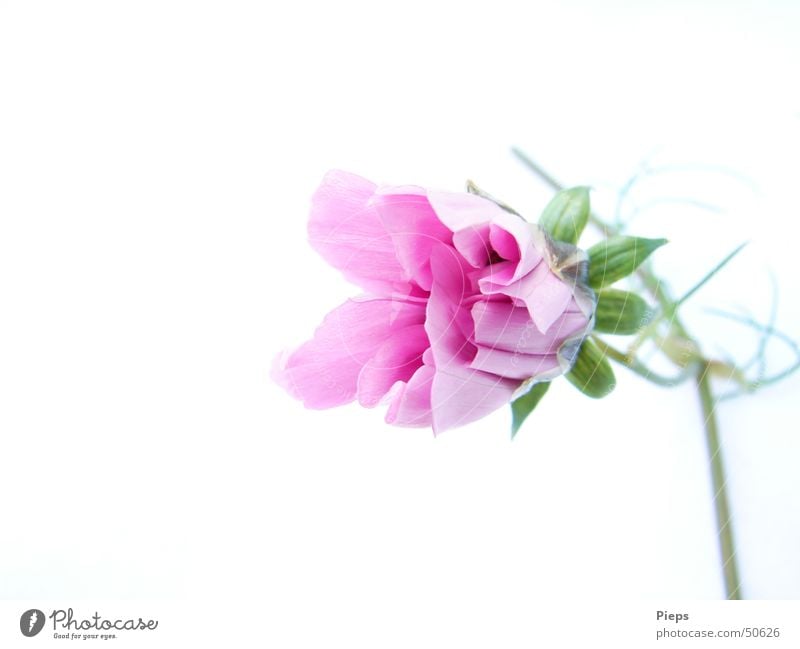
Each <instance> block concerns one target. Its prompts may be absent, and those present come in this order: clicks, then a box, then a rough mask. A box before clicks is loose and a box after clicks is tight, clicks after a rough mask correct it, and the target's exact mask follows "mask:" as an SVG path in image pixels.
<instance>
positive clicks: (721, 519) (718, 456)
mask: <svg viewBox="0 0 800 649" xmlns="http://www.w3.org/2000/svg"><path fill="white" fill-rule="evenodd" d="M512 152H513V154H514V155H515V156H516V157H517V158H518V159H519V160H520V161H521V162H522V163H523V164H524V165H525V166H526V167H528V168H529V169H530V170H531V171H533V173H535V174H536V175H537V176H539V178H540V179H541V180H543V181H544V182H545V183H546V184H548V185H549V186H550V187H551V188H552V189H553V190H554V191H561V190H562V189H564V186H563V185H562V184H561V183H559V182H558V181H557V180H556V179H555V178H553V176H551V175H550V174H549V173H548V172H547V171H545V170H544V169H542V167H540V166H539V165H538V164H537V163H536V162H534V161H533V160H532V159H531V158H529V157H528V156H527V155H526V154H525V153H523V152H522V151H520V150H519V149H517V148H513V149H512ZM589 223H591V224H592V225H593V226H594V227H596V228H597V229H598V230H599V231H600V233H601V234H602V235H603V237H610V236H614V235H616V234H619V228H618V227H615V226H614V225H611V224H609V223H606V222H605V221H603V220H602V219H601V218H599V217H598V216H597V215H596V214H594V213H591V214H590V215H589ZM734 254H735V253H734ZM636 274H637V275H638V277H639V279H640V280H641V281H642V284H643V285H644V287H645V288H646V289H647V291H648V292H649V293H650V294H651V295H652V296H653V299H654V300H655V301H656V302H658V304H659V306H660V307H661V311H662V313H663V314H669V317H670V324H669V326H670V328H671V330H672V331H673V332H674V333H675V334H676V335H677V336H679V337H681V338H683V339H685V340H686V341H687V342H688V343H690V344H692V345H694V347H695V349H697V350H699V349H700V346H699V345H698V344H697V341H696V340H695V339H694V338H693V337H692V336H690V335H689V333H688V332H687V331H686V327H684V325H683V323H682V322H681V321H680V319H679V318H678V314H677V307H678V301H676V300H674V299H673V298H672V297H671V296H670V295H669V291H668V290H667V288H666V286H665V284H664V282H663V281H662V280H661V278H659V277H658V276H657V275H656V274H655V273H653V272H652V271H651V270H650V268H649V267H648V266H647V264H645V265H642V266H640V267H639V268H638V269H637V271H636ZM594 341H595V342H596V343H597V344H598V346H599V347H600V348H601V349H602V350H603V351H604V352H605V353H606V354H607V355H608V357H609V358H611V359H612V360H615V361H616V362H618V363H620V364H622V365H624V366H625V367H627V368H628V369H630V370H632V371H633V372H635V373H637V374H639V375H640V376H642V377H644V378H646V379H647V380H649V381H651V382H652V383H655V384H657V385H662V386H670V387H671V386H674V385H677V384H678V383H680V380H673V379H669V378H667V377H664V376H661V375H658V374H655V373H654V372H651V371H650V369H649V368H648V367H647V366H645V365H643V364H642V363H640V362H639V361H638V360H637V359H636V358H634V356H633V355H631V354H626V353H624V352H621V351H619V350H617V349H615V348H614V347H612V346H611V345H609V344H607V343H605V342H604V341H602V340H601V339H599V338H597V337H596V336H595V337H594ZM690 360H691V361H692V362H690V363H688V364H687V367H686V369H685V370H684V371H685V372H690V373H694V374H695V377H696V384H697V392H698V394H699V396H700V405H701V408H702V413H703V428H704V430H705V435H706V442H707V446H708V457H709V466H710V468H711V484H712V487H713V489H714V510H715V512H716V520H717V536H718V538H719V546H720V558H721V563H722V574H723V579H724V582H725V595H726V597H727V599H741V588H740V584H739V571H738V568H737V566H736V547H735V545H734V541H733V530H732V529H731V514H730V509H729V507H728V495H727V491H726V480H725V467H724V465H723V458H722V446H721V443H720V439H719V428H718V427H717V419H716V415H715V412H714V409H715V407H716V401H717V400H716V399H715V398H714V393H713V392H712V389H711V379H710V369H711V367H712V364H713V361H712V360H711V359H709V358H706V357H705V356H703V355H702V354H701V353H700V352H699V351H698V352H697V353H696V354H694V355H693V357H692V358H691V359H690ZM678 378H679V379H680V375H679V377H678ZM684 378H685V376H684Z"/></svg>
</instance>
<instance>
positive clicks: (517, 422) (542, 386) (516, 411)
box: [511, 381, 550, 439]
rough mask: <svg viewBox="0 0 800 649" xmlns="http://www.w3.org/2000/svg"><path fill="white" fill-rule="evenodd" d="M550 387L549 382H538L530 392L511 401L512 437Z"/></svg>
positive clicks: (512, 437)
mask: <svg viewBox="0 0 800 649" xmlns="http://www.w3.org/2000/svg"><path fill="white" fill-rule="evenodd" d="M549 387H550V383H549V382H546V381H545V382H543V383H537V384H536V385H534V386H533V387H532V388H531V389H530V390H528V392H526V393H525V394H523V395H522V396H521V397H519V398H518V399H515V400H514V401H512V402H511V439H514V437H515V435H516V434H517V431H518V430H519V427H520V426H522V422H523V421H525V419H526V418H527V416H528V415H529V414H531V413H532V412H533V409H534V408H535V407H536V406H537V405H539V402H540V401H541V400H542V397H543V396H544V395H545V392H547V389H548V388H549Z"/></svg>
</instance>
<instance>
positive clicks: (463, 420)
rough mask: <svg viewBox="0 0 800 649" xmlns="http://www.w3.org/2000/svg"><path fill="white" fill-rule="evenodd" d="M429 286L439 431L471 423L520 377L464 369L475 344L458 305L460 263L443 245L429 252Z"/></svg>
mask: <svg viewBox="0 0 800 649" xmlns="http://www.w3.org/2000/svg"><path fill="white" fill-rule="evenodd" d="M431 269H432V271H433V279H434V282H433V287H432V288H431V295H430V298H429V300H428V308H427V311H426V320H425V329H426V331H427V332H428V338H429V340H430V343H431V351H432V355H433V360H434V364H435V367H436V373H435V375H434V377H433V382H432V390H431V406H432V410H433V417H432V426H433V430H434V433H439V432H441V431H443V430H447V429H448V428H453V427H454V426H460V425H463V424H467V423H469V422H471V421H475V420H476V419H479V418H481V417H483V416H485V415H487V414H488V413H490V412H492V411H493V410H496V409H497V408H499V407H500V406H502V405H503V404H505V403H508V401H509V400H510V399H511V396H512V395H513V393H514V391H515V390H516V388H517V387H518V386H519V381H514V380H509V379H503V378H499V377H496V376H493V375H491V374H487V373H485V372H480V371H477V370H474V369H471V368H470V367H469V365H470V363H471V362H472V360H473V358H474V357H475V353H476V349H475V346H474V345H473V344H472V343H471V342H470V341H469V338H470V337H471V336H472V322H471V317H470V314H469V312H468V311H467V310H466V308H464V306H463V305H462V304H461V302H462V299H463V292H464V291H465V289H466V286H467V283H466V275H465V269H464V266H463V262H462V261H461V259H460V258H459V257H457V256H454V255H453V253H452V251H451V250H448V249H446V248H445V247H444V246H440V247H438V248H434V250H433V251H432V255H431Z"/></svg>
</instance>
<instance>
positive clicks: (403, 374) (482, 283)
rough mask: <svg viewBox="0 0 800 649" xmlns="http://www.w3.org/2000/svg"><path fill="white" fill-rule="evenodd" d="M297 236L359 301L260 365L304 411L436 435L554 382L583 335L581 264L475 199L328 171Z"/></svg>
mask: <svg viewBox="0 0 800 649" xmlns="http://www.w3.org/2000/svg"><path fill="white" fill-rule="evenodd" d="M308 231H309V237H310V240H311V244H312V245H313V246H314V248H316V250H317V251H318V252H319V253H320V254H321V255H322V257H323V258H324V259H325V260H326V261H327V262H328V263H329V264H331V265H332V266H334V267H335V268H337V269H339V270H340V271H341V272H342V274H343V275H344V276H345V277H346V278H347V279H348V280H350V281H351V282H353V283H354V284H357V285H358V286H360V287H361V288H362V289H363V290H364V291H365V294H364V295H362V296H360V297H357V298H354V299H350V300H348V301H347V302H345V303H344V304H342V305H341V306H339V307H337V308H336V309H334V310H333V311H331V312H330V313H329V314H328V315H327V316H326V317H325V320H324V321H323V323H322V325H320V327H319V328H318V329H317V331H316V333H315V335H314V338H313V339H312V340H310V341H309V342H307V343H305V344H304V345H302V346H301V347H299V348H298V349H297V350H295V351H293V352H291V353H285V354H283V356H282V357H281V358H279V359H278V360H277V362H276V364H275V367H274V368H273V378H274V379H275V380H276V381H277V382H278V383H279V384H280V385H282V386H283V387H284V388H285V389H286V390H288V391H289V392H290V393H291V394H292V395H293V396H295V397H296V398H298V399H301V400H302V401H303V402H304V403H305V405H306V406H307V407H309V408H331V407H333V406H338V405H342V404H345V403H348V402H350V401H353V400H354V399H358V402H359V403H360V404H361V405H363V406H366V407H372V406H375V405H377V404H379V403H388V411H387V413H386V421H387V422H388V423H390V424H394V425H398V426H432V427H433V430H434V432H435V433H438V432H441V431H443V430H446V429H448V428H453V427H455V426H460V425H463V424H466V423H469V422H471V421H475V420H476V419H479V418H481V417H484V416H485V415H487V414H489V413H490V412H492V411H494V410H496V409H497V408H499V407H501V406H503V405H504V404H507V403H508V402H509V401H510V400H511V399H512V398H515V397H516V396H519V394H522V393H524V392H525V391H526V389H527V388H529V387H530V386H531V385H532V384H533V383H534V382H537V381H543V380H550V379H552V378H554V377H556V376H558V375H560V374H563V373H564V372H565V371H568V370H569V368H570V367H571V365H572V363H573V361H574V356H575V354H576V353H577V349H578V348H579V346H580V343H581V341H582V340H583V338H584V337H585V336H586V334H587V333H588V331H589V330H590V329H591V326H592V323H593V317H594V316H593V310H594V296H593V294H592V293H591V291H590V290H589V289H588V288H586V286H585V284H584V283H583V279H582V278H583V277H584V276H585V270H586V263H585V259H586V257H585V254H584V253H583V252H582V251H579V250H578V249H577V248H575V247H574V246H570V245H568V244H561V243H554V242H552V241H551V240H550V239H549V238H548V237H546V236H545V235H544V233H543V232H542V231H541V230H540V229H539V228H538V227H537V226H536V225H532V224H529V223H526V222H525V221H524V220H523V219H522V218H520V217H519V216H518V215H516V214H512V213H511V212H509V211H507V210H506V209H504V208H502V207H500V206H499V205H498V204H496V203H495V202H493V201H491V200H489V199H487V198H484V197H482V196H478V195H475V194H469V193H447V192H440V191H433V190H426V189H422V188H419V187H410V186H404V187H377V186H376V185H374V184H373V183H371V182H369V181H367V180H364V179H363V178H360V177H358V176H355V175H352V174H348V173H345V172H342V171H331V172H329V173H328V174H327V175H326V176H325V178H324V179H323V181H322V185H321V186H320V187H319V189H318V190H317V191H316V193H315V194H314V198H313V201H312V208H311V217H310V220H309V224H308Z"/></svg>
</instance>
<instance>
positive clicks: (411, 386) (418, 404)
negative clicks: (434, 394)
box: [386, 365, 436, 426]
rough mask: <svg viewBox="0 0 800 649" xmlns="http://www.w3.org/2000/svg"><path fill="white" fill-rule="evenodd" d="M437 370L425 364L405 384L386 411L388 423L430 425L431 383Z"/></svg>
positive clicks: (396, 424)
mask: <svg viewBox="0 0 800 649" xmlns="http://www.w3.org/2000/svg"><path fill="white" fill-rule="evenodd" d="M435 373H436V371H435V370H434V368H433V367H431V366H430V365H423V366H422V367H420V368H419V369H417V371H416V372H414V376H412V377H411V379H410V380H409V381H408V383H407V384H403V385H402V387H401V389H400V390H399V391H398V393H397V394H396V395H395V396H394V398H393V399H392V402H391V404H390V406H389V410H388V412H387V413H386V423H387V424H393V425H395V426H430V425H431V422H432V413H431V385H432V382H433V377H434V374H435Z"/></svg>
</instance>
